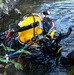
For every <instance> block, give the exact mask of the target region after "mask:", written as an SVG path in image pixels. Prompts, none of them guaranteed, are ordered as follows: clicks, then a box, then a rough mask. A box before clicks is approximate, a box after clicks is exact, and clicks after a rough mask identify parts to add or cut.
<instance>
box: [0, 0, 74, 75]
mask: <svg viewBox="0 0 74 75" xmlns="http://www.w3.org/2000/svg"><path fill="white" fill-rule="evenodd" d="M26 1H27V0H25V1H24V0H22V1H21V2H20V3H19V5H17V6H16V7H17V8H18V9H20V11H21V12H22V13H25V12H28V11H29V12H35V11H37V12H38V11H40V10H43V9H49V10H50V11H51V14H50V15H49V16H50V17H51V18H52V19H53V21H54V23H55V27H56V29H57V30H58V31H60V32H67V29H68V27H70V26H72V27H74V1H73V0H66V1H60V0H58V1H56V2H55V0H52V1H49V0H43V1H40V0H38V1H37V2H36V1H34V2H32V1H31V2H29V1H28V2H26ZM13 14H14V15H13ZM13 14H10V15H9V16H7V17H8V18H6V19H5V18H4V19H2V20H1V21H0V30H3V29H4V28H3V27H6V28H7V27H8V24H10V23H11V22H15V20H17V19H18V18H19V16H18V15H17V14H15V12H14V11H13ZM15 16H16V17H15ZM4 30H5V29H4ZM69 38H70V37H69ZM70 43H71V42H70ZM67 48H68V47H67ZM71 48H73V47H69V48H68V49H71ZM73 49H74V48H73ZM69 70H70V72H69ZM72 70H73V68H71V69H66V68H64V67H62V66H61V65H58V66H56V65H55V60H54V63H53V64H52V65H51V66H50V64H48V65H39V64H34V65H33V64H31V65H30V67H27V68H25V70H24V72H25V73H26V75H74V72H73V71H72ZM70 73H72V74H70Z"/></svg>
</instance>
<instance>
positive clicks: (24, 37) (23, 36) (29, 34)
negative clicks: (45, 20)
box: [18, 15, 42, 43]
mask: <svg viewBox="0 0 74 75" xmlns="http://www.w3.org/2000/svg"><path fill="white" fill-rule="evenodd" d="M34 21H35V22H41V19H40V18H39V16H36V15H33V16H32V15H29V16H27V17H23V20H22V21H20V22H19V24H18V25H19V26H20V27H23V26H28V25H30V24H32V23H34ZM34 33H35V35H36V34H40V33H42V29H41V28H40V27H38V26H37V27H35V30H34V28H30V29H28V30H24V31H21V32H18V37H19V40H20V41H21V42H22V43H25V42H26V41H28V40H30V39H31V38H33V37H34Z"/></svg>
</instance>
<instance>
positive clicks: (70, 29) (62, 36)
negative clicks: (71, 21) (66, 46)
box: [61, 27, 72, 39]
mask: <svg viewBox="0 0 74 75" xmlns="http://www.w3.org/2000/svg"><path fill="white" fill-rule="evenodd" d="M71 31H72V28H70V27H69V29H68V32H67V33H61V39H64V38H67V37H68V36H69V35H70V33H71Z"/></svg>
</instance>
